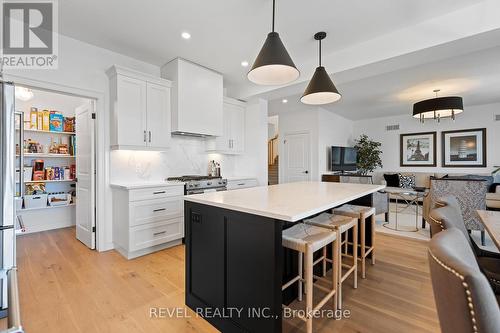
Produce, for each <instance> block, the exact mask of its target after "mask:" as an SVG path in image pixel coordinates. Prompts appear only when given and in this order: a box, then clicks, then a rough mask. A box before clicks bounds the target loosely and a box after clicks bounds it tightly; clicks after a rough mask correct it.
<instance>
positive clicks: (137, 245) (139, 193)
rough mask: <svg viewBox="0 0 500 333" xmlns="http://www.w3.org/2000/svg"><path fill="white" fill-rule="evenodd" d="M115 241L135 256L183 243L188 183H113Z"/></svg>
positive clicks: (129, 255) (127, 254)
mask: <svg viewBox="0 0 500 333" xmlns="http://www.w3.org/2000/svg"><path fill="white" fill-rule="evenodd" d="M112 188H113V243H114V245H115V249H116V250H117V251H118V252H120V253H121V254H122V255H123V256H124V257H125V258H127V259H132V258H136V257H139V256H142V255H145V254H149V253H152V252H155V251H158V250H162V249H165V248H168V247H171V246H175V245H179V244H181V243H182V238H183V237H184V208H183V196H184V185H183V184H182V183H179V184H176V185H168V186H162V185H158V186H157V187H150V186H145V187H143V188H141V187H140V186H135V185H134V186H133V187H130V186H127V185H116V184H115V185H112Z"/></svg>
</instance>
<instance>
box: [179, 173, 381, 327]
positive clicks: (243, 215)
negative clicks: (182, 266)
mask: <svg viewBox="0 0 500 333" xmlns="http://www.w3.org/2000/svg"><path fill="white" fill-rule="evenodd" d="M384 187H385V186H383V185H366V184H348V183H323V182H299V183H288V184H279V185H272V186H263V187H254V188H249V189H241V190H234V191H227V192H213V193H205V194H196V195H190V196H186V197H184V218H185V228H186V230H185V237H186V238H185V241H186V304H187V305H188V306H189V307H190V308H191V309H193V310H194V311H195V312H196V313H197V314H199V315H201V316H203V317H204V318H205V319H206V320H207V321H208V322H210V323H211V324H212V325H214V326H215V327H216V328H217V329H219V330H220V331H222V332H281V327H282V323H281V320H282V319H281V314H282V313H281V312H282V303H283V295H282V292H281V286H282V283H283V280H284V279H285V280H287V278H288V276H293V275H294V274H296V269H297V268H296V266H295V265H294V263H296V260H294V259H293V255H292V254H291V253H285V251H284V250H283V248H282V246H281V233H282V230H283V229H286V228H287V227H289V226H290V225H293V224H294V223H296V222H298V221H301V220H302V219H304V218H307V217H311V216H314V215H316V214H319V213H321V212H324V211H327V210H330V209H332V208H335V207H338V206H341V205H343V204H345V203H348V202H353V201H356V200H358V201H359V200H365V201H366V202H371V200H370V199H371V198H370V197H371V195H372V194H373V193H375V192H377V191H379V190H382V189H383V188H384ZM367 241H368V242H369V241H370V240H367Z"/></svg>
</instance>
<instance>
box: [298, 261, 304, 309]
mask: <svg viewBox="0 0 500 333" xmlns="http://www.w3.org/2000/svg"><path fill="white" fill-rule="evenodd" d="M302 263H303V257H302V252H299V276H300V279H301V280H299V297H298V298H299V302H302V284H303V282H302V279H303V278H304V268H303V266H302Z"/></svg>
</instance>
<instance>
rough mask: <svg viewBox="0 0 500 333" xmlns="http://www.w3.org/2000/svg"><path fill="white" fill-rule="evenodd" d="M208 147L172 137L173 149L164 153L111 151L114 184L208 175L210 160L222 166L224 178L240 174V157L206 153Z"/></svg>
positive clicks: (200, 141) (194, 140)
mask: <svg viewBox="0 0 500 333" xmlns="http://www.w3.org/2000/svg"><path fill="white" fill-rule="evenodd" d="M205 147H206V146H205V139H202V138H195V137H185V136H173V137H172V142H171V145H170V148H169V150H168V151H165V152H153V151H132V150H119V151H112V152H111V154H110V180H111V183H113V182H141V181H162V180H164V179H165V178H166V177H175V176H181V175H206V174H207V170H208V161H210V160H215V161H217V162H219V163H220V164H221V170H222V175H223V176H224V177H229V176H234V175H236V174H237V172H236V170H235V168H236V159H237V158H238V157H237V156H232V155H221V154H212V153H207V152H206V151H205Z"/></svg>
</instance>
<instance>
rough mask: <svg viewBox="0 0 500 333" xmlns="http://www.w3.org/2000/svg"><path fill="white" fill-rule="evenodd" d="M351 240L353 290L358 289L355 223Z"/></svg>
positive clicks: (356, 229) (356, 232) (356, 230)
mask: <svg viewBox="0 0 500 333" xmlns="http://www.w3.org/2000/svg"><path fill="white" fill-rule="evenodd" d="M352 232H353V234H352V240H353V245H352V247H353V251H352V259H353V261H352V264H353V266H354V289H356V288H358V224H357V223H356V224H355V225H354V228H353V231H352Z"/></svg>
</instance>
